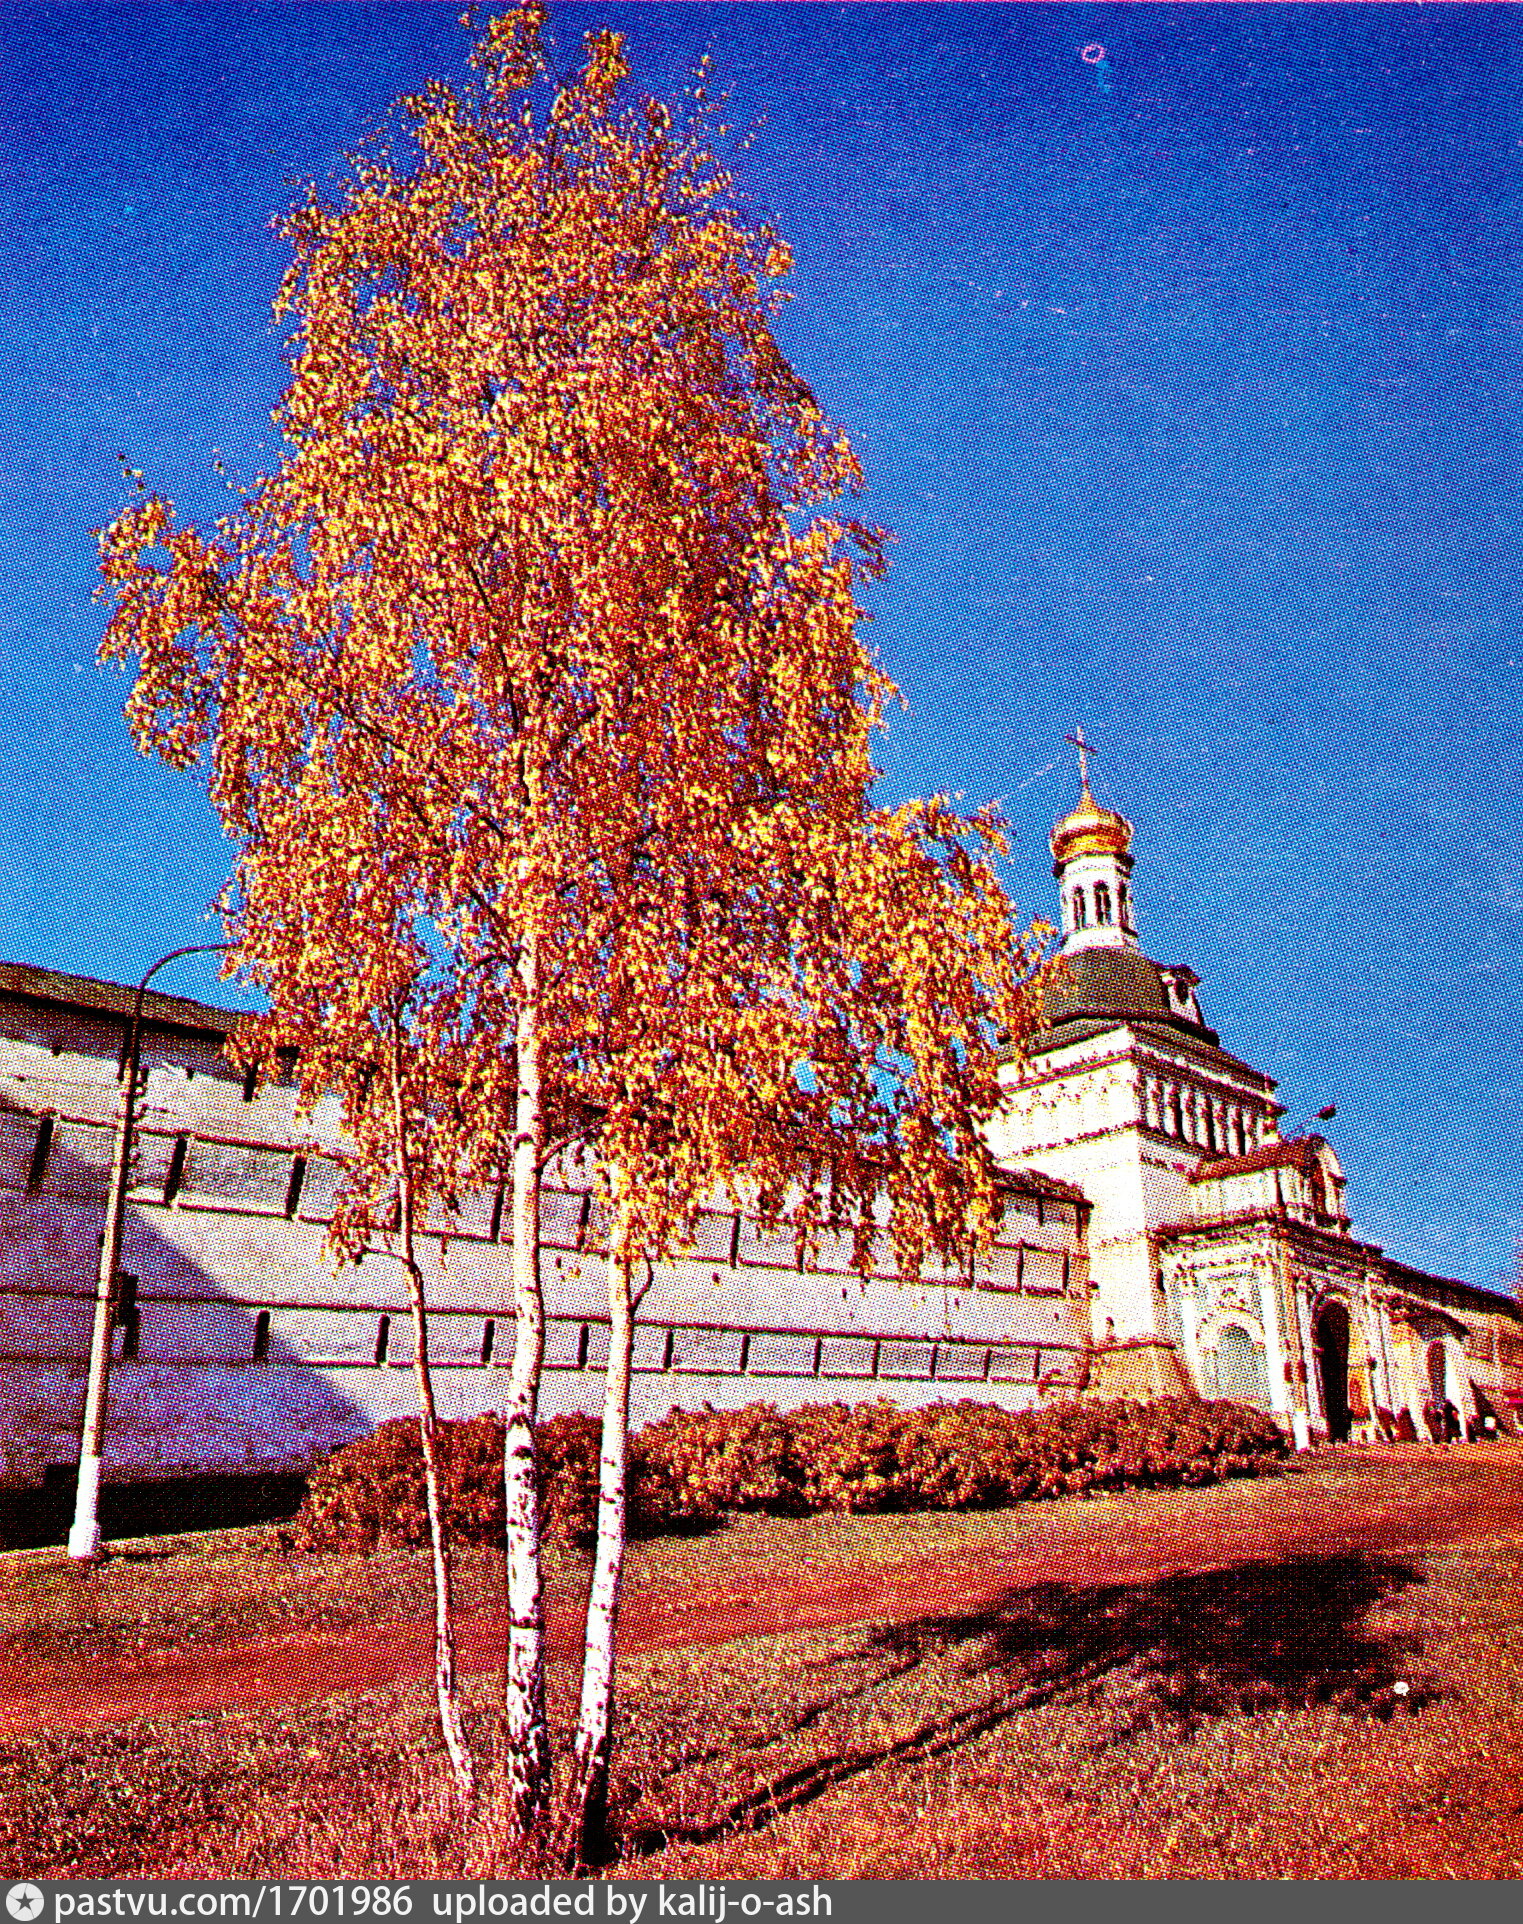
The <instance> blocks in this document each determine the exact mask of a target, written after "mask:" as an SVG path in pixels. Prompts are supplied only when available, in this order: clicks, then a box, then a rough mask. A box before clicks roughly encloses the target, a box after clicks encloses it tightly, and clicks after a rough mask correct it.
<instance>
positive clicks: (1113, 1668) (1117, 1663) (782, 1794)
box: [627, 1551, 1437, 1854]
mask: <svg viewBox="0 0 1523 1924" xmlns="http://www.w3.org/2000/svg"><path fill="white" fill-rule="evenodd" d="M1422 1581H1423V1576H1422V1572H1421V1570H1420V1569H1419V1568H1418V1567H1417V1566H1416V1565H1415V1564H1413V1563H1411V1562H1407V1561H1404V1560H1401V1559H1399V1558H1396V1557H1392V1556H1387V1555H1378V1554H1369V1553H1365V1552H1359V1551H1341V1552H1337V1553H1331V1554H1325V1555H1312V1556H1294V1557H1285V1558H1278V1559H1264V1560H1256V1561H1252V1562H1245V1563H1238V1564H1233V1565H1230V1566H1228V1567H1226V1568H1223V1569H1217V1570H1207V1571H1187V1572H1178V1573H1176V1574H1173V1575H1170V1576H1166V1577H1160V1578H1157V1579H1155V1580H1153V1581H1151V1582H1148V1583H1140V1584H1065V1583H1040V1584H1034V1585H1032V1586H1030V1587H1028V1588H1024V1589H1019V1590H1012V1591H1011V1592H1009V1593H1008V1595H1006V1596H1005V1597H1004V1598H1002V1599H1000V1600H999V1601H998V1602H997V1603H995V1604H993V1605H991V1606H989V1607H987V1608H983V1609H980V1610H977V1611H970V1612H966V1613H951V1614H944V1615H935V1616H924V1617H920V1618H917V1619H915V1620H914V1621H912V1622H909V1623H903V1624H892V1625H885V1626H883V1627H881V1628H878V1629H875V1630H874V1631H873V1632H872V1633H871V1634H870V1635H869V1636H868V1637H866V1638H865V1639H863V1640H862V1641H861V1642H859V1643H858V1644H856V1646H855V1647H854V1648H852V1649H850V1650H846V1651H841V1652H838V1653H836V1655H834V1656H833V1657H832V1658H829V1659H827V1660H825V1663H824V1664H823V1665H822V1666H821V1668H822V1669H824V1670H825V1671H827V1672H829V1671H835V1672H837V1673H838V1675H837V1680H836V1682H835V1684H834V1685H833V1686H832V1687H831V1688H829V1689H827V1690H826V1691H825V1692H824V1693H823V1694H821V1695H819V1696H817V1697H816V1698H815V1699H814V1700H813V1701H810V1702H807V1703H804V1704H800V1705H797V1706H794V1707H793V1708H792V1709H791V1710H790V1711H789V1712H788V1713H787V1714H785V1715H783V1716H780V1717H779V1718H778V1719H777V1722H776V1724H775V1726H774V1727H773V1728H772V1729H771V1730H769V1732H768V1733H767V1735H766V1736H765V1737H764V1738H761V1739H758V1740H756V1741H755V1742H753V1743H752V1744H750V1745H749V1746H741V1747H740V1749H747V1748H749V1749H751V1750H753V1751H756V1752H761V1751H765V1750H772V1749H775V1748H776V1747H777V1746H779V1745H781V1746H783V1747H784V1749H786V1747H787V1745H788V1742H789V1740H790V1739H791V1738H794V1737H798V1736H801V1735H802V1734H803V1733H805V1732H806V1731H808V1730H811V1729H815V1728H818V1727H820V1726H821V1725H822V1724H823V1723H825V1722H826V1721H827V1720H828V1718H829V1716H830V1715H831V1714H832V1713H834V1712H838V1711H841V1710H843V1709H846V1708H847V1707H849V1705H850V1704H851V1703H852V1702H853V1701H854V1700H865V1698H866V1697H867V1696H868V1695H870V1694H871V1691H872V1690H875V1689H876V1688H878V1687H879V1686H881V1685H886V1684H888V1683H891V1682H893V1681H894V1680H896V1679H899V1678H902V1677H905V1676H908V1675H910V1674H912V1673H913V1672H914V1671H916V1670H917V1669H921V1668H924V1669H925V1670H926V1672H927V1677H928V1680H929V1679H930V1678H931V1675H932V1672H933V1670H935V1669H940V1670H941V1671H942V1672H943V1673H945V1671H946V1669H947V1667H948V1665H950V1667H951V1669H952V1672H953V1674H954V1676H956V1677H957V1678H959V1679H961V1680H962V1682H963V1683H964V1684H965V1685H966V1686H967V1688H968V1690H969V1691H970V1693H971V1700H970V1701H968V1702H967V1703H966V1704H964V1705H962V1706H957V1705H956V1704H955V1703H953V1704H952V1705H950V1706H949V1707H948V1708H946V1709H945V1710H943V1711H942V1712H941V1713H940V1714H937V1715H934V1716H932V1717H929V1718H926V1719H924V1720H923V1721H921V1722H920V1723H918V1724H917V1725H916V1726H915V1727H914V1728H913V1729H910V1730H907V1731H905V1732H903V1733H902V1734H901V1735H899V1736H897V1737H895V1738H893V1739H892V1740H881V1739H880V1740H877V1741H871V1740H869V1741H863V1742H859V1741H856V1740H855V1737H854V1736H852V1737H848V1738H846V1739H845V1740H842V1741H838V1742H837V1743H836V1745H835V1747H834V1748H833V1749H829V1750H827V1751H826V1752H824V1753H823V1754H816V1755H815V1756H813V1757H811V1758H809V1759H808V1760H807V1761H801V1762H799V1763H796V1764H794V1765H792V1767H790V1768H787V1769H784V1770H782V1771H780V1772H779V1773H777V1774H776V1775H768V1776H766V1778H765V1781H764V1782H761V1783H757V1784H756V1785H755V1786H754V1787H753V1788H752V1789H749V1790H747V1791H745V1792H743V1793H741V1794H738V1795H735V1796H733V1797H732V1798H731V1799H730V1800H729V1801H728V1802H727V1803H726V1804H725V1806H724V1808H723V1809H721V1810H719V1811H717V1812H716V1813H715V1814H713V1815H712V1816H710V1817H707V1818H705V1819H704V1820H702V1821H698V1822H689V1823H682V1822H676V1823H670V1824H668V1823H662V1822H660V1821H659V1820H656V1821H646V1822H645V1823H638V1822H637V1823H635V1824H633V1825H631V1827H630V1830H629V1833H628V1837H627V1848H629V1849H631V1850H633V1851H634V1852H635V1853H637V1854H639V1853H647V1852H651V1851H655V1850H659V1849H662V1848H664V1847H665V1846H666V1845H668V1844H672V1843H692V1844H704V1843H711V1842H714V1841H716V1840H718V1839H720V1838H723V1837H726V1836H731V1835H734V1834H736V1833H738V1832H742V1831H747V1830H756V1829H760V1828H761V1827H762V1826H763V1825H765V1824H767V1823H769V1822H771V1820H772V1819H773V1818H774V1817H777V1816H780V1815H782V1814H783V1813H784V1812H787V1811H790V1810H795V1809H798V1808H799V1807H800V1806H802V1805H805V1804H808V1803H811V1802H812V1801H813V1800H814V1799H815V1798H817V1797H819V1796H822V1795H823V1794H824V1793H825V1792H827V1791H829V1790H831V1789H833V1788H835V1787H836V1786H838V1785H840V1784H844V1783H847V1782H849V1781H850V1780H851V1779H852V1778H854V1777H857V1776H859V1775H861V1774H862V1773H864V1772H867V1771H870V1770H874V1769H876V1768H878V1767H879V1766H880V1765H884V1764H891V1763H904V1762H911V1761H917V1760H924V1759H931V1758H935V1757H938V1756H943V1755H946V1754H947V1753H949V1752H952V1751H955V1750H957V1749H958V1748H960V1747H961V1746H963V1745H965V1744H967V1743H969V1742H971V1741H972V1740H973V1739H975V1738H977V1737H979V1736H981V1735H983V1734H985V1733H986V1732H988V1731H991V1730H994V1729H996V1728H998V1727H999V1726H1000V1725H1002V1724H1004V1723H1006V1722H1008V1721H1009V1720H1010V1719H1011V1718H1013V1717H1015V1716H1016V1715H1018V1714H1019V1713H1021V1712H1023V1711H1027V1710H1032V1709H1036V1708H1039V1707H1040V1706H1042V1705H1044V1704H1048V1703H1052V1702H1060V1701H1062V1700H1064V1699H1070V1700H1072V1699H1075V1698H1077V1697H1078V1696H1079V1695H1080V1694H1081V1693H1083V1692H1085V1691H1087V1690H1089V1689H1091V1688H1093V1687H1094V1686H1096V1685H1099V1684H1101V1683H1103V1682H1104V1681H1105V1680H1107V1679H1110V1678H1121V1677H1124V1678H1127V1679H1128V1680H1129V1681H1130V1685H1131V1690H1130V1694H1129V1700H1128V1710H1127V1715H1126V1718H1125V1720H1124V1721H1123V1722H1122V1723H1121V1724H1120V1725H1113V1726H1112V1729H1111V1731H1110V1733H1109V1736H1108V1738H1107V1741H1108V1742H1117V1741H1124V1740H1125V1738H1126V1737H1127V1736H1129V1735H1131V1734H1133V1733H1135V1732H1136V1731H1137V1730H1139V1729H1141V1728H1145V1727H1147V1726H1149V1725H1162V1726H1164V1727H1166V1728H1168V1729H1170V1730H1171V1731H1173V1732H1174V1733H1175V1734H1177V1735H1179V1736H1181V1737H1184V1736H1188V1735H1189V1734H1190V1733H1192V1732H1193V1731H1196V1730H1198V1729H1199V1728H1200V1727H1201V1726H1202V1725H1203V1724H1205V1723H1206V1722H1207V1721H1208V1720H1210V1719H1213V1718H1219V1717H1226V1716H1231V1715H1234V1714H1243V1713H1248V1714H1255V1713H1260V1712H1267V1711H1285V1710H1304V1709H1308V1708H1311V1707H1314V1706H1316V1705H1319V1704H1320V1705H1330V1706H1332V1707H1334V1708H1335V1709H1338V1710H1341V1711H1343V1712H1345V1713H1347V1714H1351V1715H1363V1716H1369V1717H1376V1718H1381V1719H1388V1718H1391V1717H1393V1716H1397V1715H1411V1714H1415V1713H1416V1712H1417V1711H1418V1710H1420V1709H1421V1708H1422V1707H1423V1706H1424V1705H1425V1704H1427V1703H1430V1702H1432V1701H1433V1699H1434V1697H1435V1696H1436V1694H1437V1692H1436V1691H1435V1690H1434V1688H1433V1687H1432V1686H1431V1685H1429V1684H1427V1683H1425V1682H1423V1681H1422V1680H1421V1679H1420V1678H1417V1677H1413V1676H1412V1675H1411V1674H1410V1672H1411V1668H1412V1659H1413V1658H1414V1656H1415V1655H1416V1654H1417V1644H1416V1641H1415V1639H1413V1638H1411V1637H1401V1636H1394V1635H1382V1634H1380V1633H1378V1632H1375V1631H1372V1630H1371V1629H1370V1628H1369V1627H1368V1625H1367V1622H1366V1619H1367V1618H1368V1616H1369V1613H1370V1611H1371V1610H1372V1608H1373V1607H1374V1606H1375V1605H1376V1604H1378V1603H1380V1602H1381V1601H1382V1600H1384V1599H1385V1598H1388V1597H1391V1596H1394V1595H1397V1594H1399V1593H1400V1592H1401V1591H1402V1590H1404V1589H1406V1588H1408V1587H1409V1586H1410V1585H1412V1584H1415V1583H1420V1582H1422ZM864 1664H865V1665H866V1666H867V1667H868V1669H869V1671H870V1673H871V1675H870V1678H869V1688H868V1689H864V1685H863V1681H862V1677H861V1675H860V1671H861V1668H862V1666H863V1665H864ZM951 1695H952V1693H951V1692H949V1691H948V1690H947V1689H946V1688H945V1686H944V1685H943V1686H942V1687H941V1696H942V1700H943V1702H944V1703H945V1702H946V1701H947V1699H948V1697H949V1696H951ZM707 1754H708V1755H709V1756H714V1755H715V1754H716V1751H713V1750H710V1751H708V1752H707ZM733 1755H735V1756H736V1757H738V1756H739V1750H737V1751H736V1752H735V1753H733ZM680 1767H681V1764H680V1761H679V1762H678V1764H677V1766H676V1768H680Z"/></svg>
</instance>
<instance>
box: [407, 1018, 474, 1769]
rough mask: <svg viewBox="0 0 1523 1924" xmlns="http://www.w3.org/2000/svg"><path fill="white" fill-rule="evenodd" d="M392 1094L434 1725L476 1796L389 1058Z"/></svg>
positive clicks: (434, 1415)
mask: <svg viewBox="0 0 1523 1924" xmlns="http://www.w3.org/2000/svg"><path fill="white" fill-rule="evenodd" d="M392 1094H393V1097H394V1112H395V1118H396V1131H397V1139H396V1152H397V1197H398V1200H399V1202H400V1204H401V1211H402V1260H403V1262H404V1264H405V1265H406V1268H407V1293H408V1298H409V1300H410V1302H411V1305H412V1332H413V1344H412V1367H413V1380H414V1381H415V1383H416V1384H417V1388H418V1431H419V1436H420V1439H421V1441H422V1445H423V1486H424V1490H425V1493H426V1496H427V1502H428V1542H429V1549H430V1551H431V1552H432V1556H433V1577H434V1695H435V1697H436V1698H437V1699H438V1703H439V1725H440V1728H441V1729H442V1731H443V1733H444V1748H445V1749H446V1750H447V1751H448V1753H449V1760H450V1768H451V1770H452V1771H453V1773H454V1777H455V1787H456V1789H457V1790H458V1791H459V1792H460V1795H461V1797H462V1798H464V1799H465V1801H466V1802H467V1803H474V1801H475V1797H476V1766H475V1762H474V1760H473V1759H472V1757H471V1749H470V1743H469V1740H468V1739H467V1737H466V1734H465V1724H464V1719H463V1717H462V1715H461V1710H460V1679H459V1674H458V1672H457V1670H456V1668H455V1606H454V1596H453V1590H452V1575H451V1569H450V1553H449V1537H448V1533H447V1526H446V1523H445V1518H444V1503H443V1492H442V1490H441V1487H440V1480H439V1415H438V1410H437V1407H436V1406H435V1403H434V1379H433V1372H432V1370H431V1369H430V1368H429V1364H428V1311H427V1306H426V1304H425V1300H424V1294H423V1275H422V1271H421V1270H420V1269H419V1268H418V1262H417V1256H416V1252H415V1248H414V1238H413V1184H412V1170H411V1169H410V1167H409V1166H408V1161H407V1149H406V1141H407V1137H406V1129H407V1123H406V1116H405V1113H404V1110H403V1104H402V1077H401V1067H400V1064H399V1062H398V1061H397V1059H396V1057H395V1056H394V1057H393V1060H392Z"/></svg>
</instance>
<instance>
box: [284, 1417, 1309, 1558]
mask: <svg viewBox="0 0 1523 1924" xmlns="http://www.w3.org/2000/svg"><path fill="white" fill-rule="evenodd" d="M440 1429H441V1457H442V1461H443V1466H444V1474H445V1513H446V1516H447V1519H448V1522H449V1527H450V1531H451V1535H452V1537H453V1538H454V1540H455V1541H456V1542H459V1543H495V1542H498V1541H500V1540H501V1535H502V1518H503V1510H502V1424H501V1422H500V1420H499V1419H498V1418H497V1417H495V1416H477V1417H472V1418H471V1419H470V1420H469V1421H466V1422H455V1423H444V1424H441V1426H440ZM536 1436H537V1441H538V1447H539V1464H540V1501H541V1505H542V1511H543V1527H544V1532H545V1535H546V1537H547V1538H550V1539H552V1540H555V1541H558V1542H562V1543H568V1542H570V1543H576V1542H587V1541H589V1540H590V1539H591V1537H592V1534H593V1531H594V1528H595V1525H596V1518H597V1463H598V1424H597V1422H596V1420H595V1419H594V1418H592V1417H590V1416H580V1415H577V1416H554V1417H551V1418H550V1419H549V1420H548V1421H547V1422H545V1423H542V1424H540V1426H539V1429H538V1431H537V1432H536ZM1288 1454H1289V1444H1288V1443H1287V1441H1286V1439H1285V1437H1284V1435H1283V1433H1282V1432H1281V1431H1280V1429H1279V1428H1278V1426H1277V1425H1276V1424H1275V1423H1274V1422H1273V1420H1272V1419H1271V1418H1269V1417H1268V1416H1265V1415H1263V1414H1261V1413H1260V1412H1259V1411H1258V1410H1253V1409H1247V1408H1244V1407H1243V1406H1242V1405H1241V1404H1237V1403H1226V1402H1202V1401H1200V1400H1198V1399H1196V1398H1194V1397H1188V1396H1170V1397H1161V1398H1159V1399H1158V1400H1157V1401H1154V1402H1150V1403H1137V1402H1130V1401H1126V1402H1116V1403H1059V1404H1056V1405H1053V1406H1051V1407H1049V1408H1046V1409H1041V1410H1028V1411H1024V1412H1022V1413H1020V1414H1018V1415H1013V1414H1011V1413H1010V1412H1009V1411H1006V1410H1001V1409H998V1408H995V1407H994V1406H993V1405H991V1404H987V1403H975V1402H971V1401H964V1402H960V1403H932V1404H929V1405H927V1406H926V1407H924V1408H922V1409H901V1408H900V1407H899V1406H898V1405H897V1404H894V1403H856V1404H847V1403H824V1404H819V1403H816V1404H809V1405H806V1406H805V1407H804V1408H802V1409H797V1410H788V1411H780V1410H778V1409H775V1408H774V1407H773V1406H772V1405H771V1404H770V1403H751V1404H748V1405H747V1406H746V1407H745V1408H744V1409H740V1410H711V1409H704V1410H700V1411H696V1412H688V1411H683V1410H674V1411H672V1413H671V1414H670V1415H669V1416H665V1417H663V1418H662V1419H661V1421H660V1422H659V1423H652V1424H651V1425H650V1426H649V1427H648V1428H646V1429H644V1430H641V1431H639V1432H638V1433H637V1434H636V1435H635V1436H633V1437H632V1438H631V1440H630V1465H629V1467H630V1506H629V1509H630V1529H631V1532H632V1534H636V1535H645V1536H650V1535H658V1534H661V1533H662V1532H676V1531H684V1530H686V1531H691V1530H699V1529H705V1528H708V1527H710V1526H712V1525H713V1524H715V1523H717V1522H719V1521H720V1520H721V1519H722V1518H723V1517H725V1516H726V1515H731V1514H734V1513H736V1512H739V1511H745V1510H761V1511H766V1512H768V1513H770V1514H772V1515H775V1516H809V1515H814V1514H818V1513H819V1512H822V1511H840V1512H845V1511H855V1512H865V1511H873V1510H922V1509H928V1510H968V1509H987V1508H991V1507H994V1506H997V1505H1002V1504H1008V1503H1019V1502H1022V1501H1025V1500H1027V1499H1030V1498H1038V1497H1053V1496H1064V1495H1072V1494H1076V1493H1077V1494H1082V1493H1084V1492H1086V1491H1089V1490H1119V1489H1124V1488H1136V1487H1143V1488H1147V1487H1158V1486H1167V1485H1178V1484H1204V1483H1214V1482H1220V1481H1221V1480H1223V1479H1224V1478H1226V1477H1229V1476H1257V1475H1261V1474H1263V1473H1264V1472H1265V1471H1268V1470H1273V1469H1276V1468H1278V1466H1279V1465H1280V1464H1281V1463H1282V1462H1283V1461H1284V1459H1285V1457H1286V1456H1287V1455H1288ZM427 1540H428V1516H427V1512H426V1509H425V1507H424V1500H423V1457H422V1450H421V1448H420V1445H419V1441H418V1426H417V1424H416V1422H414V1421H412V1420H410V1419H405V1418H404V1419H400V1420H398V1421H395V1422H391V1423H384V1424H382V1426H381V1427H380V1429H378V1430H376V1431H375V1432H374V1434H372V1435H370V1436H366V1437H362V1438H360V1440H359V1441H358V1442H355V1443H348V1444H345V1446H344V1447H343V1448H342V1449H340V1450H338V1451H336V1452H335V1453H334V1454H333V1455H332V1456H331V1457H329V1458H328V1459H327V1460H326V1461H325V1462H323V1463H320V1464H319V1465H318V1466H317V1468H316V1469H315V1470H314V1471H313V1472H312V1475H311V1478H310V1479H309V1483H308V1489H307V1499H306V1502H305V1503H304V1504H303V1505H302V1509H301V1513H300V1515H299V1516H298V1517H297V1519H296V1522H295V1525H294V1527H293V1529H292V1531H291V1532H290V1533H289V1537H288V1541H289V1542H290V1544H291V1546H292V1547H293V1548H296V1549H301V1550H347V1551H359V1552H362V1553H369V1552H370V1551H372V1550H375V1549H377V1548H379V1547H382V1546H386V1545H418V1544H423V1543H426V1542H427Z"/></svg>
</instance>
